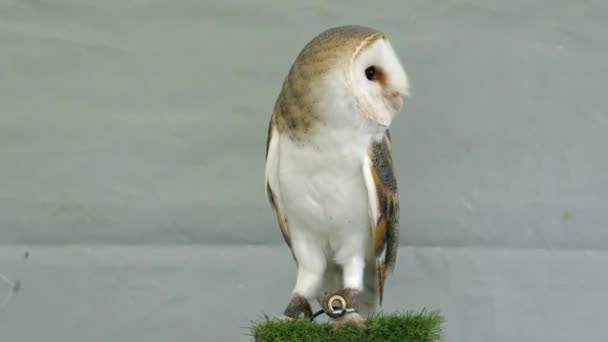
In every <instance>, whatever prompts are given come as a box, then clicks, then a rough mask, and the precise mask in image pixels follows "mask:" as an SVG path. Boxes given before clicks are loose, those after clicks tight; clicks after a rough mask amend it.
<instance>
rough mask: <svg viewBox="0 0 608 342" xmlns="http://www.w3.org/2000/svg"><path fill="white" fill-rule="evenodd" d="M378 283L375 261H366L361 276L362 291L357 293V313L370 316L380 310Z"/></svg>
mask: <svg viewBox="0 0 608 342" xmlns="http://www.w3.org/2000/svg"><path fill="white" fill-rule="evenodd" d="M379 285H380V282H379V281H378V268H377V267H376V263H375V262H368V263H367V265H365V273H364V276H363V291H361V293H360V294H359V313H360V314H361V315H362V316H363V317H369V316H372V315H374V314H376V313H378V310H380V286H379Z"/></svg>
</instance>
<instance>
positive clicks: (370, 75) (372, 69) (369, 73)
mask: <svg viewBox="0 0 608 342" xmlns="http://www.w3.org/2000/svg"><path fill="white" fill-rule="evenodd" d="M374 76H376V68H375V67H373V66H370V67H368V68H367V69H365V77H367V79H368V80H370V81H371V80H373V79H374Z"/></svg>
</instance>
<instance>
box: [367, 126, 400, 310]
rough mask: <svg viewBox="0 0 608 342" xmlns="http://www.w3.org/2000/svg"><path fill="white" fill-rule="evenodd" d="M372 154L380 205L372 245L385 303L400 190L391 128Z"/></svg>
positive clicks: (393, 258)
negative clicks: (394, 161) (393, 156)
mask: <svg viewBox="0 0 608 342" xmlns="http://www.w3.org/2000/svg"><path fill="white" fill-rule="evenodd" d="M369 157H370V160H371V176H372V179H373V188H374V189H373V190H375V195H376V196H375V199H376V201H375V202H376V203H374V204H375V205H376V209H377V211H375V214H376V215H373V216H374V219H375V220H376V222H375V227H373V237H374V239H373V240H374V246H373V248H374V253H375V254H376V266H377V271H378V272H377V274H378V290H379V296H380V303H382V297H383V292H384V280H385V279H386V277H387V276H388V274H389V273H390V272H391V271H392V270H393V268H394V266H395V261H396V259H397V248H398V246H399V192H398V189H397V179H396V178H395V171H394V168H393V158H392V145H391V139H390V134H389V132H388V131H387V132H386V134H385V136H384V137H383V138H382V140H381V141H379V142H376V143H374V144H373V145H372V146H371V147H370V149H369ZM372 195H373V191H372ZM372 203H373V201H372ZM372 211H373V210H372Z"/></svg>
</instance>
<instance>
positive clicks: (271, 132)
mask: <svg viewBox="0 0 608 342" xmlns="http://www.w3.org/2000/svg"><path fill="white" fill-rule="evenodd" d="M278 138H279V135H278V132H277V130H276V126H275V115H274V114H273V116H272V118H271V119H270V123H269V125H268V137H267V139H266V175H265V178H266V199H267V200H268V203H269V204H270V206H271V207H272V209H273V210H274V212H275V214H276V216H277V221H278V223H279V228H280V229H281V234H282V235H283V239H285V242H286V243H287V246H288V247H289V249H290V250H291V239H290V237H289V230H288V228H287V222H286V220H285V217H283V216H282V215H281V208H280V205H279V203H280V201H279V200H278V197H279V195H280V194H279V193H278V192H277V191H278V190H279V189H274V190H273V186H272V184H278V183H277V182H275V179H274V178H276V177H277V175H278V166H279V159H278V158H279V156H278ZM291 252H292V256H293V257H294V260H295V255H294V254H293V250H291ZM296 262H297V260H296Z"/></svg>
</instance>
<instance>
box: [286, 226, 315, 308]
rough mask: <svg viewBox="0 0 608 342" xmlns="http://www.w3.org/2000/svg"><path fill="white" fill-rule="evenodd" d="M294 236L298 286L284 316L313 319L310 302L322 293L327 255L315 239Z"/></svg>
mask: <svg viewBox="0 0 608 342" xmlns="http://www.w3.org/2000/svg"><path fill="white" fill-rule="evenodd" d="M295 235H296V236H292V241H294V244H293V252H294V255H295V257H296V260H297V261H298V275H297V278H296V285H295V287H294V289H293V291H292V297H291V301H290V302H289V304H288V305H287V307H286V308H285V311H284V312H283V316H284V317H287V318H296V317H299V316H300V315H304V317H305V318H311V317H312V309H311V307H310V302H309V301H310V300H312V299H314V298H316V296H317V294H318V292H319V291H320V288H321V284H322V281H323V275H324V273H325V268H326V260H325V254H324V252H323V250H322V249H321V248H320V247H319V246H318V245H317V244H315V243H314V242H313V241H315V239H308V238H306V237H304V236H297V233H296V234H295Z"/></svg>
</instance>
